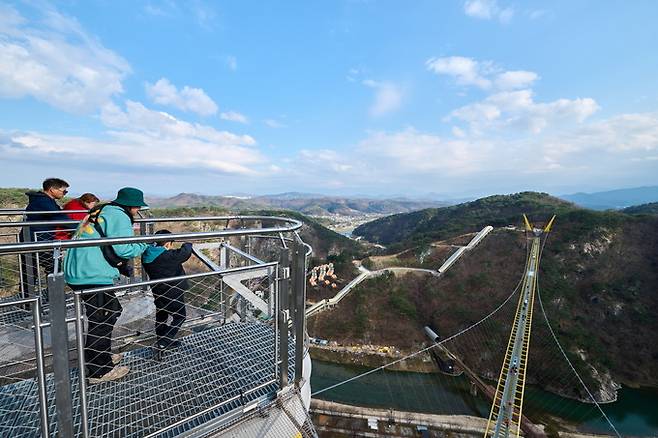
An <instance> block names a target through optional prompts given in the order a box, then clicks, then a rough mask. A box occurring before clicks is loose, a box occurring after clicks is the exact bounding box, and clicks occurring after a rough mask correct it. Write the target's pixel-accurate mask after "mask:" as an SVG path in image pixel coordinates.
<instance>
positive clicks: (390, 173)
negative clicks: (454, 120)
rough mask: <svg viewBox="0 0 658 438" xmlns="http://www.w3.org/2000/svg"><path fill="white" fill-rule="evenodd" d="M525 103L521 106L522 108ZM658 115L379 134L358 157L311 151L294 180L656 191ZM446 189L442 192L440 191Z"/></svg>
mask: <svg viewBox="0 0 658 438" xmlns="http://www.w3.org/2000/svg"><path fill="white" fill-rule="evenodd" d="M522 100H523V99H520V101H522ZM657 156H658V113H644V114H625V115H620V116H615V117H611V118H608V119H605V120H601V121H597V122H587V121H585V122H583V123H582V124H571V125H568V126H566V127H565V126H560V127H552V128H551V129H550V130H549V129H547V130H545V131H544V132H542V133H541V134H539V135H531V136H522V137H519V136H514V135H491V136H487V137H477V136H472V135H469V134H468V133H465V132H460V131H459V128H457V130H456V132H454V133H453V136H447V137H445V138H443V137H440V136H437V135H434V134H430V133H424V132H420V131H418V130H416V129H414V128H407V129H404V130H401V131H394V132H371V133H369V134H368V135H367V137H366V138H364V139H363V140H361V141H360V142H358V143H357V144H356V146H355V147H353V148H352V149H350V150H346V151H343V152H338V151H333V150H305V151H302V152H301V153H300V154H299V156H298V157H297V158H296V159H295V160H294V161H293V163H292V167H293V170H292V171H290V170H289V171H288V172H290V174H292V175H309V176H310V175H317V174H321V175H322V178H323V179H322V180H323V181H334V182H339V181H348V182H349V185H350V186H353V187H374V188H375V189H376V190H377V191H379V192H380V193H381V192H382V191H386V190H399V191H407V190H409V189H413V188H414V187H416V186H418V184H420V185H422V187H424V188H426V189H425V190H428V189H427V188H428V187H441V191H452V192H456V191H467V190H475V191H479V192H489V193H491V192H492V191H496V190H514V188H515V187H516V190H518V189H519V187H527V186H528V184H530V185H531V186H532V187H534V188H537V187H550V186H551V185H555V184H563V183H564V182H565V181H569V184H571V185H572V186H573V187H576V186H577V185H578V184H589V185H591V184H593V181H597V180H600V181H606V184H608V185H609V184H612V185H614V184H625V185H628V184H638V185H640V184H648V183H651V182H655V181H656V177H655V174H658V161H657V160H656V159H655V157H657ZM435 190H438V189H435Z"/></svg>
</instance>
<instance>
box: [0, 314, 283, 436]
mask: <svg viewBox="0 0 658 438" xmlns="http://www.w3.org/2000/svg"><path fill="white" fill-rule="evenodd" d="M180 341H181V345H180V347H179V348H177V349H175V350H171V351H169V352H167V353H166V354H165V355H164V357H163V359H162V361H161V362H156V361H154V360H152V358H151V350H150V348H146V347H145V348H140V349H136V350H132V351H130V352H127V353H125V354H124V359H123V361H122V363H121V365H127V366H129V367H130V370H131V371H130V374H128V376H126V377H125V378H124V379H122V380H120V381H118V382H107V383H100V384H96V385H88V387H87V389H88V390H87V393H88V395H87V399H88V412H89V427H90V435H91V436H94V437H110V436H111V437H142V436H145V435H148V434H150V433H155V432H157V431H159V430H161V429H163V428H165V427H167V426H170V425H172V424H174V423H176V422H179V421H181V420H185V419H186V418H189V417H190V416H192V415H194V414H196V413H198V412H201V411H203V410H204V409H207V408H211V407H213V406H216V405H218V404H220V403H222V402H223V401H227V400H230V399H232V398H234V397H237V399H236V400H234V401H232V402H230V403H227V404H224V405H221V406H220V407H217V408H215V409H212V410H211V411H209V412H207V413H206V414H204V415H202V416H199V417H197V418H195V419H193V420H190V421H182V422H181V424H180V425H178V426H177V427H176V428H173V429H171V430H169V431H167V432H165V433H163V434H162V435H161V436H163V437H173V436H177V435H179V434H181V433H183V432H185V431H187V430H190V429H192V428H194V427H196V426H198V425H200V424H203V423H205V422H206V421H208V420H210V419H212V418H216V417H217V416H219V415H223V414H225V413H227V412H230V411H231V410H233V409H235V408H237V407H239V406H241V405H242V404H244V403H248V402H250V401H252V400H255V399H258V398H260V397H263V396H268V395H269V396H271V395H273V394H274V392H275V391H276V390H277V389H278V388H277V385H276V383H270V384H268V385H265V386H263V387H262V388H260V389H258V390H257V391H253V392H249V390H250V389H253V388H255V387H258V386H259V385H263V384H265V383H266V382H268V381H270V380H272V379H274V378H275V368H274V345H275V340H274V331H273V329H272V327H270V326H269V325H267V324H264V323H231V324H226V325H224V326H221V327H216V328H211V329H208V330H205V331H201V332H198V333H194V334H191V335H189V336H186V337H184V338H181V339H180ZM289 350H290V354H289V357H290V362H289V373H290V375H293V374H294V343H293V342H292V340H291V343H290V345H289ZM47 385H48V391H47V392H48V398H49V400H48V406H49V419H50V432H51V436H54V435H55V434H56V432H57V424H56V422H57V420H56V415H55V400H54V379H53V376H52V375H48V376H47ZM71 386H72V392H73V393H72V396H73V415H74V424H75V431H76V434H80V413H79V401H78V400H79V391H78V370H77V369H72V370H71ZM38 424H39V414H38V397H37V385H36V382H35V381H34V380H33V379H31V380H25V381H22V382H19V383H15V384H11V385H6V386H3V387H0V436H11V437H37V436H39V429H38Z"/></svg>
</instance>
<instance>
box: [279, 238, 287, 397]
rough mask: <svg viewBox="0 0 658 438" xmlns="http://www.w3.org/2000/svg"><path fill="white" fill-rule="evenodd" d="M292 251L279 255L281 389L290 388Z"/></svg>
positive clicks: (284, 250)
mask: <svg viewBox="0 0 658 438" xmlns="http://www.w3.org/2000/svg"><path fill="white" fill-rule="evenodd" d="M289 266H290V250H288V248H284V249H282V250H281V253H280V254H279V267H278V273H279V275H278V289H279V290H278V297H277V300H276V308H277V315H278V321H277V322H278V327H277V329H278V334H279V348H278V350H279V357H278V358H277V360H278V368H279V387H280V388H284V387H286V386H288V322H289V318H290V311H289V303H288V293H289V288H290V268H289Z"/></svg>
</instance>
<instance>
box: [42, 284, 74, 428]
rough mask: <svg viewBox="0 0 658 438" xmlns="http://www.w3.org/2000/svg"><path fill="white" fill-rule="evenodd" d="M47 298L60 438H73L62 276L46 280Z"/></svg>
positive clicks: (67, 338)
mask: <svg viewBox="0 0 658 438" xmlns="http://www.w3.org/2000/svg"><path fill="white" fill-rule="evenodd" d="M48 295H49V297H50V334H51V338H52V349H53V352H55V354H53V375H54V377H55V406H56V407H57V427H58V429H59V436H61V437H63V438H70V437H73V415H72V401H71V376H70V374H69V334H68V327H67V324H66V296H65V294H64V275H63V274H61V273H60V274H51V275H49V276H48Z"/></svg>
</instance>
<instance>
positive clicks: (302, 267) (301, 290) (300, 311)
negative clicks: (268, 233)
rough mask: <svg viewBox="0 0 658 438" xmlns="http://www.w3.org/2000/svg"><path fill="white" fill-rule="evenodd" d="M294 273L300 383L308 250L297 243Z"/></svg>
mask: <svg viewBox="0 0 658 438" xmlns="http://www.w3.org/2000/svg"><path fill="white" fill-rule="evenodd" d="M293 267H294V271H293V274H292V281H293V285H294V287H293V294H294V304H295V319H294V321H295V384H297V385H298V384H299V383H300V382H301V380H302V376H303V371H304V370H303V368H304V336H305V334H306V312H305V310H306V309H305V307H306V251H305V248H304V246H303V245H301V244H299V243H296V244H295V252H294V255H293Z"/></svg>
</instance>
